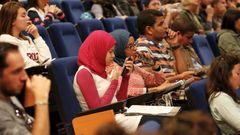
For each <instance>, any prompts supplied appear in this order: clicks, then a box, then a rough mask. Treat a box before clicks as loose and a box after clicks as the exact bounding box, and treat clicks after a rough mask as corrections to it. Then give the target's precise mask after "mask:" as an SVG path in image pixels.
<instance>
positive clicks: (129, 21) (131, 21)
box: [125, 16, 139, 40]
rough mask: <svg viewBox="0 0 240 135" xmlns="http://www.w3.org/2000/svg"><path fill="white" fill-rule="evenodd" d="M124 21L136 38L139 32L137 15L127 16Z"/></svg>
mask: <svg viewBox="0 0 240 135" xmlns="http://www.w3.org/2000/svg"><path fill="white" fill-rule="evenodd" d="M125 23H126V25H127V28H128V30H129V32H130V33H131V34H132V35H133V37H134V39H135V40H136V39H137V38H138V37H139V33H138V30H137V16H129V17H128V18H126V19H125Z"/></svg>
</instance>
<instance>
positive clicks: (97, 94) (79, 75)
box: [73, 30, 133, 111]
mask: <svg viewBox="0 0 240 135" xmlns="http://www.w3.org/2000/svg"><path fill="white" fill-rule="evenodd" d="M115 44H116V41H115V39H114V38H113V37H112V36H111V35H110V34H109V33H107V32H105V31H101V30H98V31H94V32H93V33H91V34H90V35H89V36H88V37H87V39H86V40H85V41H84V42H83V43H82V45H81V47H80V49H79V54H78V64H79V69H78V71H77V72H76V74H75V77H74V83H73V86H74V90H75V93H76V95H77V99H78V101H79V104H80V105H81V108H82V109H83V111H86V110H89V109H94V108H97V107H101V106H104V105H108V104H111V103H114V102H117V101H121V100H124V99H126V98H127V90H128V89H127V88H128V81H129V74H130V73H131V72H132V70H133V62H132V61H131V60H129V59H127V60H125V64H124V66H126V69H127V70H128V71H129V72H128V73H127V74H126V75H125V76H123V77H122V82H121V84H119V85H120V86H119V90H117V88H118V79H119V76H120V74H121V71H120V70H119V69H118V67H114V68H113V70H112V72H111V73H110V74H107V72H106V71H105V70H106V66H109V65H110V64H112V62H113V59H114V57H115V55H114V48H115Z"/></svg>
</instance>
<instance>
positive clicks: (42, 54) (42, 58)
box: [0, 2, 52, 68]
mask: <svg viewBox="0 0 240 135" xmlns="http://www.w3.org/2000/svg"><path fill="white" fill-rule="evenodd" d="M0 20H1V21H0V41H1V42H8V43H11V44H14V45H17V46H18V47H19V50H20V52H21V54H22V56H23V58H24V63H25V68H29V67H32V66H38V65H42V64H46V63H49V62H50V61H51V59H52V56H51V53H50V50H49V48H48V46H47V44H46V43H45V41H44V40H43V39H42V37H41V36H40V35H39V33H38V30H37V27H36V26H35V25H34V24H32V23H31V21H30V19H29V17H28V16H27V12H26V10H25V9H24V7H23V6H22V4H21V3H18V2H8V3H6V4H4V5H3V7H2V9H1V10H0ZM22 32H26V33H28V34H29V35H32V36H33V40H32V39H31V38H30V37H29V36H24V35H23V34H22Z"/></svg>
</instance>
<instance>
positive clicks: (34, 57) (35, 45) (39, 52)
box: [0, 34, 52, 68]
mask: <svg viewBox="0 0 240 135" xmlns="http://www.w3.org/2000/svg"><path fill="white" fill-rule="evenodd" d="M26 38H27V39H28V40H22V39H18V38H16V37H13V36H11V35H9V34H2V35H1V36H0V42H7V43H11V44H14V45H17V46H18V47H19V51H20V53H21V54H22V56H23V59H24V63H25V68H29V67H32V66H38V65H41V64H43V62H44V63H47V61H46V60H47V59H48V61H51V59H52V56H51V53H50V50H49V48H48V46H47V44H46V43H45V41H44V40H43V39H42V37H41V36H39V37H38V38H36V39H34V40H33V41H32V39H31V38H30V37H28V36H26Z"/></svg>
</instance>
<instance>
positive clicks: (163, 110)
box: [125, 105, 181, 116]
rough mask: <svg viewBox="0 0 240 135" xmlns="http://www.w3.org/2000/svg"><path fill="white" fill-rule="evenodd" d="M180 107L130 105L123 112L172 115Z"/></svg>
mask: <svg viewBox="0 0 240 135" xmlns="http://www.w3.org/2000/svg"><path fill="white" fill-rule="evenodd" d="M180 108H181V107H173V106H148V105H132V106H131V107H130V108H129V109H127V111H126V112H125V114H126V115H158V116H174V115H176V114H177V113H178V112H179V110H180Z"/></svg>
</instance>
